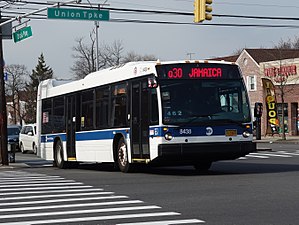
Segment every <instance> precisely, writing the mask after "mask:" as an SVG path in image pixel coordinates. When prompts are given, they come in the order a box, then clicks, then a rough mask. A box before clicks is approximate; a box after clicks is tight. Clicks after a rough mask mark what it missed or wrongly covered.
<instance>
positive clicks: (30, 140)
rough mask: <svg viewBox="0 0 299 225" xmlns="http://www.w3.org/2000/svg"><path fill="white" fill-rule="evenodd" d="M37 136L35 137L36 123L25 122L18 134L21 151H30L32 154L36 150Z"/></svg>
mask: <svg viewBox="0 0 299 225" xmlns="http://www.w3.org/2000/svg"><path fill="white" fill-rule="evenodd" d="M36 143H37V137H36V124H26V125H24V126H23V127H22V129H21V132H20V135H19V146H20V150H21V152H22V153H26V152H27V151H32V152H33V153H34V154H36V152H37V145H36Z"/></svg>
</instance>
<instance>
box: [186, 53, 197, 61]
mask: <svg viewBox="0 0 299 225" xmlns="http://www.w3.org/2000/svg"><path fill="white" fill-rule="evenodd" d="M192 55H195V53H193V52H189V53H187V56H189V59H190V60H191V59H192Z"/></svg>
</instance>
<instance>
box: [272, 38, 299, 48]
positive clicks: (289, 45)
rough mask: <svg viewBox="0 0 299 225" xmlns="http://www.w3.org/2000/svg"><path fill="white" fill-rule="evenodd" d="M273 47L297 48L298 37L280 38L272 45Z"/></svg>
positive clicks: (298, 46) (298, 45)
mask: <svg viewBox="0 0 299 225" xmlns="http://www.w3.org/2000/svg"><path fill="white" fill-rule="evenodd" d="M274 48H277V49H299V37H298V36H295V37H294V39H293V40H292V39H291V38H288V40H286V41H285V40H283V39H280V41H279V42H278V44H277V45H274Z"/></svg>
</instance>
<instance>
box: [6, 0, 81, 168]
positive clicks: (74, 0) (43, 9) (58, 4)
mask: <svg viewBox="0 0 299 225" xmlns="http://www.w3.org/2000/svg"><path fill="white" fill-rule="evenodd" d="M70 3H76V4H79V3H81V0H71V1H67V2H61V3H55V4H54V5H53V6H52V7H59V6H63V5H67V4H70ZM47 9H48V7H44V8H41V9H38V10H34V11H32V12H30V13H26V14H24V15H22V16H17V17H15V18H12V19H10V20H6V21H4V22H2V23H1V22H0V132H1V133H0V137H1V138H0V161H1V164H2V165H4V166H6V165H9V163H8V162H9V160H8V151H7V111H6V97H5V82H4V57H3V43H2V39H3V38H2V26H4V25H5V24H8V23H11V22H13V21H17V20H20V19H22V18H26V17H27V16H30V15H33V14H35V13H38V12H42V11H45V10H47ZM0 19H1V10H0Z"/></svg>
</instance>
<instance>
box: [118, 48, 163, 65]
mask: <svg viewBox="0 0 299 225" xmlns="http://www.w3.org/2000/svg"><path fill="white" fill-rule="evenodd" d="M154 60H157V58H156V57H155V56H154V55H144V56H142V55H138V54H137V53H135V52H134V51H131V52H128V53H127V55H125V56H124V58H123V60H122V62H123V63H127V62H132V61H154Z"/></svg>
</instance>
